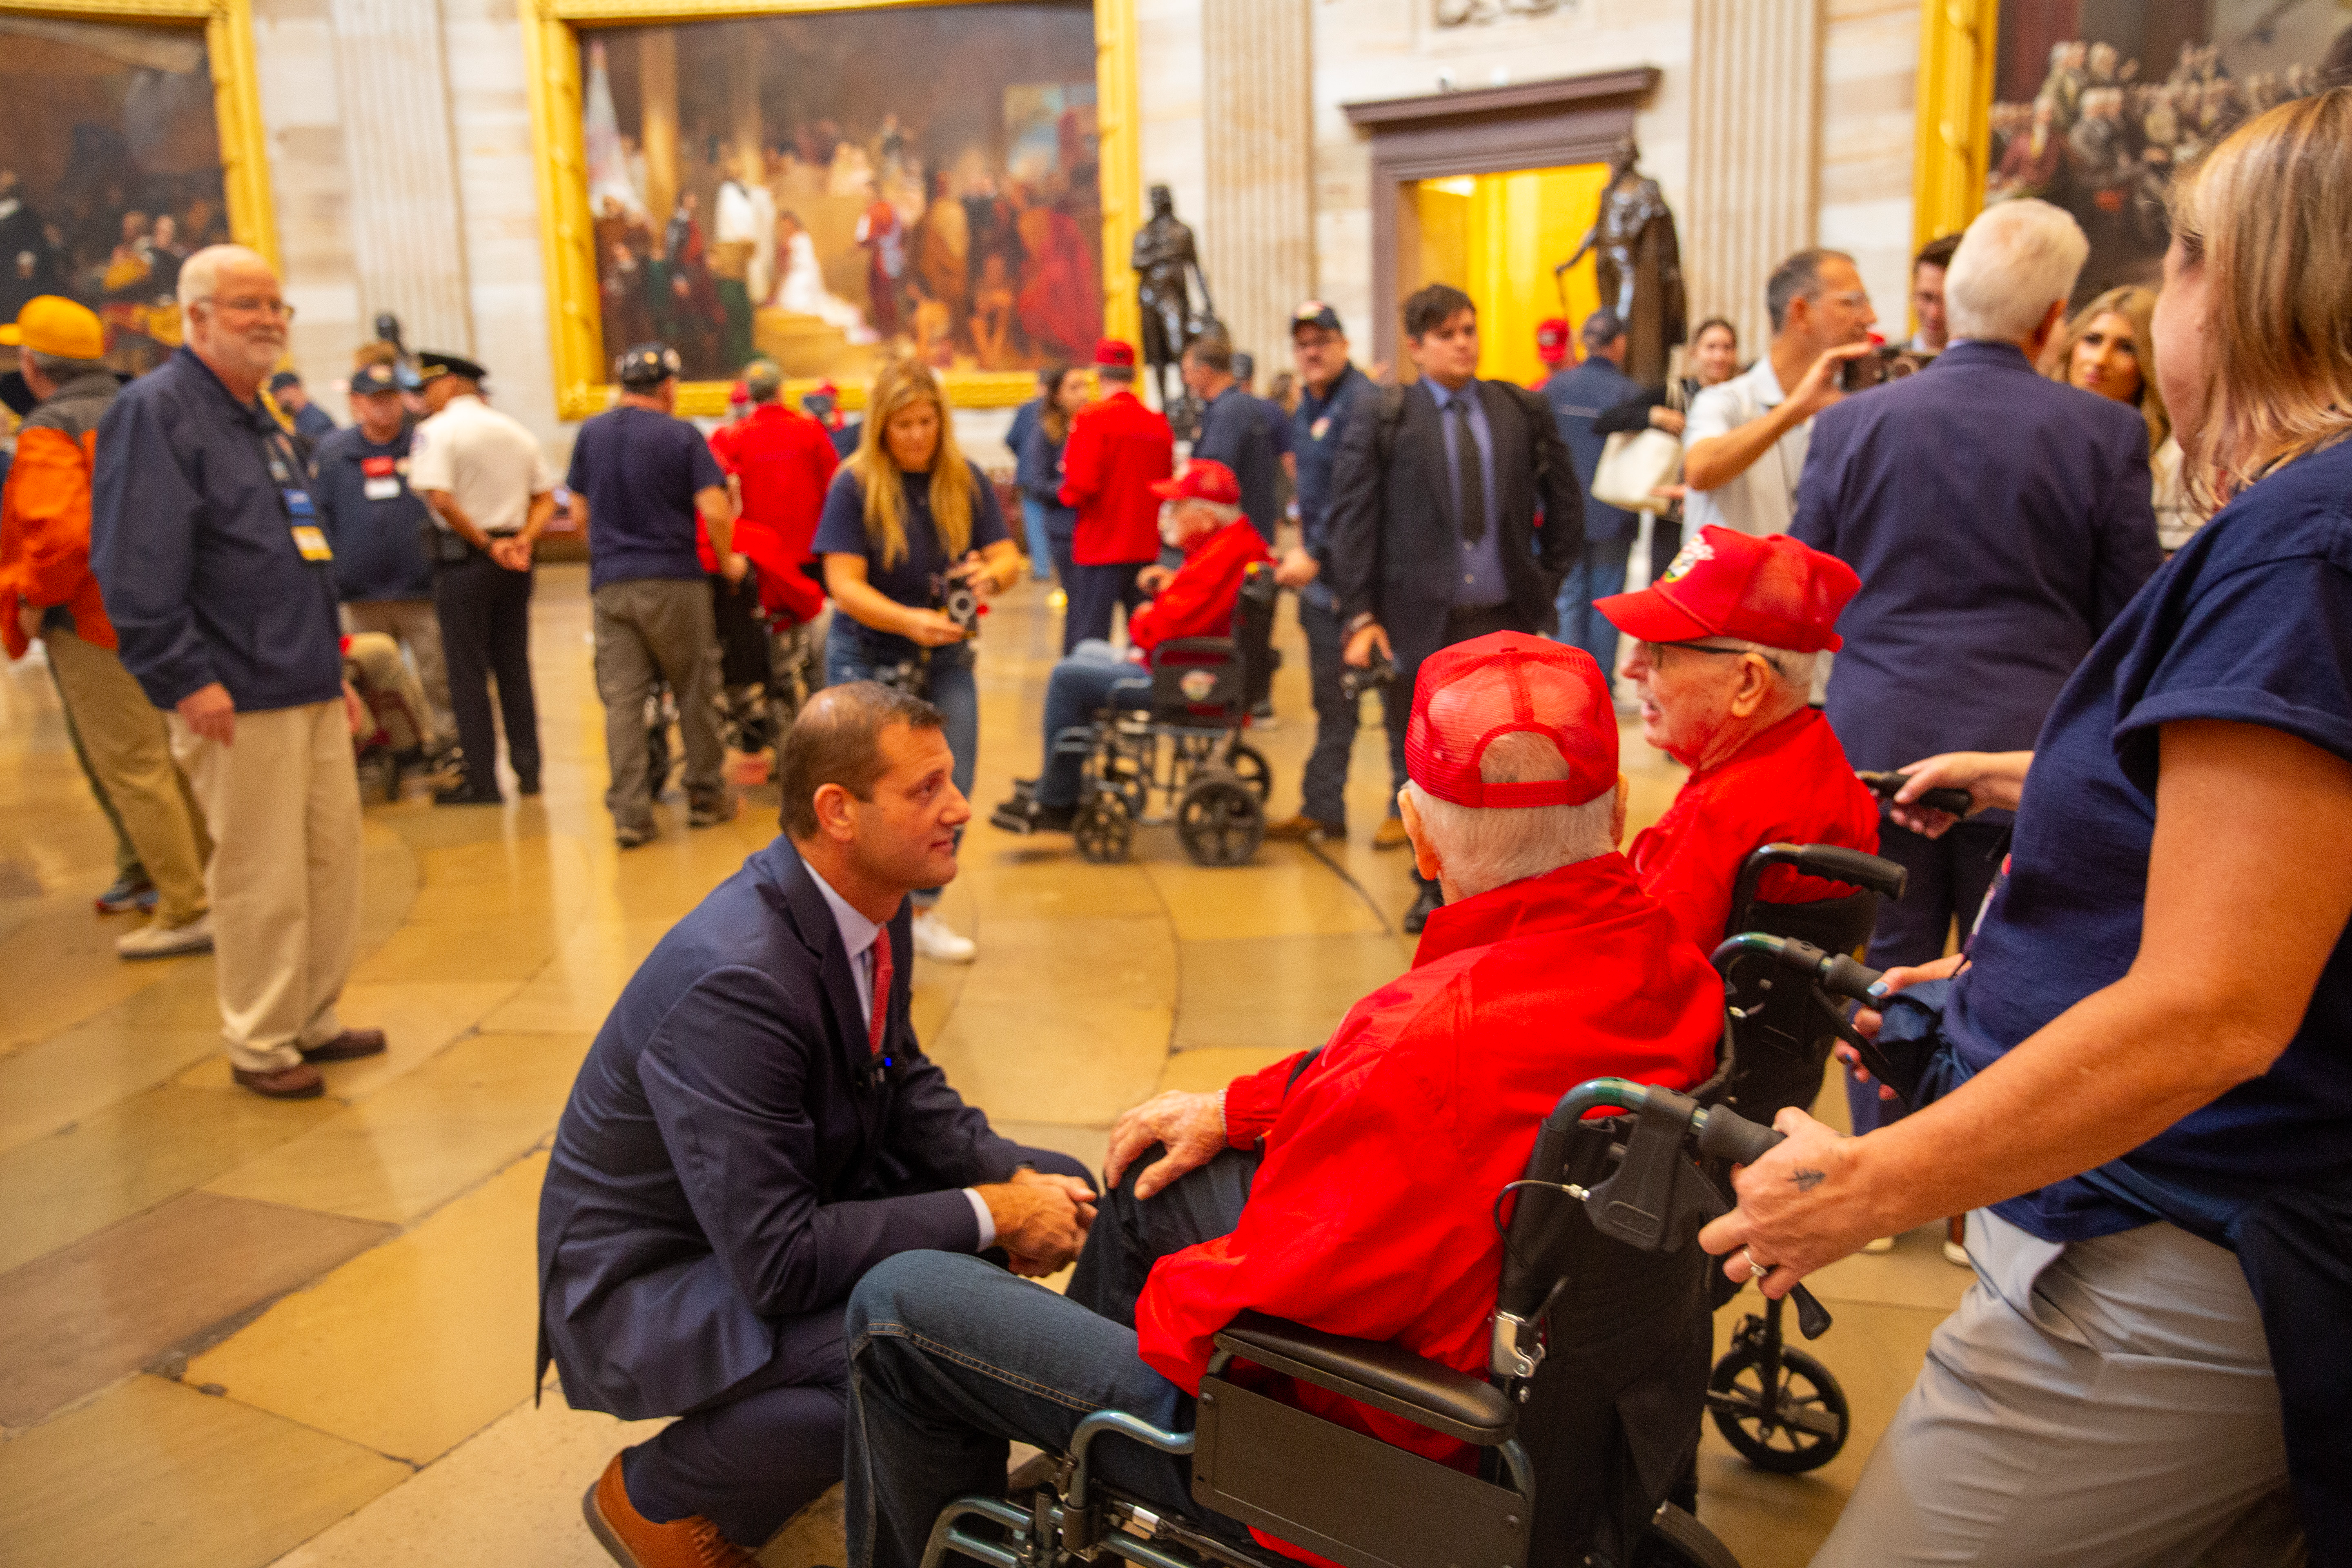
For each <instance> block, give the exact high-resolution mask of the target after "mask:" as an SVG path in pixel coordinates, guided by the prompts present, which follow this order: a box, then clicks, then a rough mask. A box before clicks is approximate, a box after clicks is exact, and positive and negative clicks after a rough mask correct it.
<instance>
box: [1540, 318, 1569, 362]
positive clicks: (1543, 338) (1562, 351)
mask: <svg viewBox="0 0 2352 1568" xmlns="http://www.w3.org/2000/svg"><path fill="white" fill-rule="evenodd" d="M1536 353H1538V354H1540V355H1541V356H1542V357H1543V362H1544V363H1546V364H1558V363H1559V362H1560V361H1562V360H1564V359H1566V358H1567V357H1568V323H1567V322H1566V321H1561V320H1560V319H1559V317H1558V316H1554V317H1552V318H1551V319H1550V320H1549V321H1540V322H1538V323H1537V325H1536Z"/></svg>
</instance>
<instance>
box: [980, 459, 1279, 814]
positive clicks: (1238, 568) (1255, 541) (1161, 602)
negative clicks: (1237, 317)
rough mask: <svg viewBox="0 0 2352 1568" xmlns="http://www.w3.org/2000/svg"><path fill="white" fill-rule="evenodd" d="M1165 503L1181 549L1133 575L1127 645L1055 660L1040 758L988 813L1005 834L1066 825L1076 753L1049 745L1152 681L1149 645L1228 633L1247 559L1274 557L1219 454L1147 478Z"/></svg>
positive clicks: (1101, 646)
mask: <svg viewBox="0 0 2352 1568" xmlns="http://www.w3.org/2000/svg"><path fill="white" fill-rule="evenodd" d="M1151 491H1152V493H1153V494H1154V495H1157V496H1159V497H1160V499H1161V500H1163V501H1165V502H1166V503H1167V504H1166V505H1164V506H1163V507H1161V509H1160V538H1161V539H1163V540H1165V541H1166V542H1168V544H1169V546H1170V547H1171V549H1175V550H1179V551H1181V552H1183V555H1184V563H1183V564H1182V565H1181V566H1179V567H1178V568H1176V570H1175V571H1174V572H1172V573H1171V572H1170V571H1169V570H1168V568H1166V567H1164V566H1147V567H1145V568H1144V569H1143V574H1142V575H1141V576H1140V577H1139V579H1138V581H1139V582H1140V583H1141V584H1143V586H1144V587H1145V588H1147V589H1150V592H1151V602H1150V604H1148V605H1143V606H1142V607H1141V608H1139V609H1138V610H1136V611H1135V612H1134V613H1133V614H1132V615H1130V616H1128V618H1127V640H1128V645H1129V646H1128V649H1127V651H1126V652H1125V653H1121V652H1120V651H1119V650H1118V648H1116V647H1112V646H1111V645H1110V644H1108V643H1107V642H1104V641H1102V640H1101V639H1099V638H1097V637H1088V638H1087V640H1086V641H1084V642H1082V643H1080V644H1079V645H1078V646H1077V647H1075V648H1073V649H1071V650H1070V655H1069V657H1068V658H1065V659H1063V660H1062V662H1061V663H1059V664H1057V665H1055V667H1054V675H1053V679H1051V680H1049V681H1047V682H1046V685H1045V768H1044V771H1043V772H1041V773H1039V774H1038V776H1037V777H1036V778H1034V779H1024V780H1015V781H1014V783H1013V798H1012V799H1010V800H1008V801H1006V802H1005V803H1004V804H1003V805H1000V806H998V807H997V808H996V809H995V810H994V811H993V812H992V813H990V814H989V821H991V822H992V823H993V824H995V825H996V826H999V827H1002V828H1003V829H1004V830H1005V831H1007V832H1009V833H1067V832H1068V831H1069V830H1070V823H1071V820H1072V818H1073V817H1074V816H1076V812H1077V805H1078V769H1079V767H1080V764H1081V762H1082V759H1081V758H1079V757H1077V756H1076V755H1073V754H1067V753H1060V752H1055V749H1054V738H1055V736H1057V735H1059V734H1060V733H1061V732H1062V731H1065V730H1070V729H1076V728H1077V727H1079V726H1081V725H1083V724H1085V723H1086V722H1087V720H1088V719H1090V718H1091V717H1093V715H1094V713H1095V710H1097V709H1099V708H1100V707H1101V706H1102V705H1103V704H1104V703H1105V702H1107V701H1108V700H1110V698H1111V696H1112V695H1113V694H1114V693H1116V692H1118V691H1120V690H1132V691H1134V692H1135V693H1136V694H1138V695H1140V694H1141V693H1143V692H1145V691H1148V690H1150V687H1151V671H1150V659H1151V650H1152V649H1153V648H1155V647H1159V646H1160V644H1161V643H1163V642H1170V641H1172V640H1174V639H1175V638H1177V637H1230V636H1232V635H1233V625H1234V601H1235V600H1236V599H1238V598H1239V597H1240V596H1241V591H1242V576H1243V574H1244V573H1245V572H1247V571H1248V570H1249V568H1250V565H1251V563H1254V562H1260V561H1263V562H1267V563H1271V562H1272V561H1273V559H1274V557H1273V556H1271V555H1269V554H1268V553H1267V552H1266V548H1265V539H1263V538H1262V537H1261V536H1260V535H1259V533H1258V531H1257V530H1256V529H1255V528H1254V527H1252V526H1251V524H1250V521H1249V518H1248V516H1247V514H1245V513H1244V511H1243V510H1242V509H1241V497H1242V487H1241V481H1240V480H1238V479H1234V471H1233V470H1232V469H1231V468H1227V467H1225V465H1224V464H1223V463H1216V462H1210V461H1208V460H1207V459H1205V458H1194V459H1193V460H1192V461H1191V462H1189V463H1187V464H1185V465H1184V471H1183V472H1182V473H1181V474H1178V475H1177V476H1176V477H1175V478H1174V479H1162V480H1160V481H1159V482H1158V483H1156V484H1154V485H1153V486H1152V487H1151Z"/></svg>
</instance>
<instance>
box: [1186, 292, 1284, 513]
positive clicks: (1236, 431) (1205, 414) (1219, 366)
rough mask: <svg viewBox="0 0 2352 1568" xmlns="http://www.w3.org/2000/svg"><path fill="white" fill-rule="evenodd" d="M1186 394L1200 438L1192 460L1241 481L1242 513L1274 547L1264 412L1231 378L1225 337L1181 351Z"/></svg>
mask: <svg viewBox="0 0 2352 1568" xmlns="http://www.w3.org/2000/svg"><path fill="white" fill-rule="evenodd" d="M1183 375H1184V390H1185V391H1187V392H1189V393H1191V394H1192V396H1193V398H1194V399H1195V400H1196V401H1197V402H1198V403H1199V404H1200V405H1201V434H1200V437H1199V438H1198V439H1196V440H1195V441H1194V442H1193V443H1192V456H1194V457H1195V458H1206V459H1207V460H1208V461H1210V462H1213V463H1223V465H1224V466H1225V467H1226V468H1231V469H1232V470H1233V471H1234V478H1235V479H1238V480H1240V481H1241V488H1242V500H1241V505H1242V510H1243V511H1244V512H1246V513H1248V514H1249V520H1250V526H1251V527H1253V528H1255V529H1256V530H1257V531H1258V536H1259V537H1260V538H1261V539H1264V540H1265V542H1267V543H1268V544H1272V543H1273V542H1274V525H1275V522H1276V517H1275V510H1274V506H1275V502H1274V492H1275V482H1274V481H1275V468H1276V460H1275V452H1274V441H1273V438H1272V437H1270V436H1269V435H1268V434H1267V433H1266V428H1265V409H1264V408H1263V407H1262V406H1261V405H1259V403H1258V400H1257V399H1256V398H1255V397H1252V396H1251V395H1249V392H1248V391H1247V389H1246V388H1244V386H1243V385H1242V384H1241V382H1240V381H1239V379H1237V378H1236V377H1235V376H1234V349H1233V344H1231V343H1230V342H1227V341H1226V340H1225V338H1224V336H1223V333H1220V332H1209V333H1205V334H1203V335H1202V336H1201V337H1197V338H1194V339H1193V340H1192V342H1191V343H1190V344H1188V345H1187V346H1186V347H1185V350H1184V363H1183Z"/></svg>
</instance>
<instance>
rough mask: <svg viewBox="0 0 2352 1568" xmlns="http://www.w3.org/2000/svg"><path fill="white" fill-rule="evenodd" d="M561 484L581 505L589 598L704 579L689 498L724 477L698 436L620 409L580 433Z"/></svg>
mask: <svg viewBox="0 0 2352 1568" xmlns="http://www.w3.org/2000/svg"><path fill="white" fill-rule="evenodd" d="M563 482H564V484H565V485H567V486H568V487H570V488H571V489H572V491H574V492H575V493H576V494H579V495H583V496H585V497H587V498H588V591H589V592H590V593H592V594H593V593H594V592H595V591H596V590H597V589H599V588H602V587H604V585H605V584H608V583H634V582H637V581H639V580H641V579H644V578H649V577H655V578H682V579H685V580H687V581H689V582H695V583H699V582H701V581H702V579H703V570H702V557H701V556H700V555H699V554H698V553H697V552H696V550H695V540H696V538H697V537H698V536H697V533H696V529H697V527H698V514H697V513H696V511H695V508H694V497H695V493H696V492H697V491H698V490H704V489H709V488H710V487H711V486H713V485H716V486H718V487H719V489H726V488H727V476H726V475H725V474H724V473H722V472H721V471H720V470H719V459H718V458H714V457H712V456H711V455H710V444H709V442H707V441H705V440H704V439H703V438H702V432H701V431H699V430H697V429H696V428H695V427H694V426H691V425H689V424H688V423H687V422H686V421H685V420H683V419H676V418H672V417H671V416H669V415H667V414H664V413H663V412H662V411H661V410H660V409H658V408H638V407H635V406H633V405H622V406H621V407H618V408H611V409H607V410H605V411H604V413H602V414H599V415H598V416H596V417H594V418H593V419H591V420H589V421H588V422H587V423H586V424H584V425H583V426H580V436H579V438H578V439H577V440H576V441H574V442H573V443H572V468H571V470H570V472H569V473H567V474H566V475H565V477H564V480H563Z"/></svg>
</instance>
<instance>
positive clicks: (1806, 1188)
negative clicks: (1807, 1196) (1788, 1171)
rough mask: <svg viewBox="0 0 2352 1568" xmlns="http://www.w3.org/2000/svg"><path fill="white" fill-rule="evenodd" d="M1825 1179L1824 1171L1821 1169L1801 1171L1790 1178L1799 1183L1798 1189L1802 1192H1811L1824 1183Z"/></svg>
mask: <svg viewBox="0 0 2352 1568" xmlns="http://www.w3.org/2000/svg"><path fill="white" fill-rule="evenodd" d="M1823 1179H1824V1178H1823V1177H1822V1173H1821V1172H1819V1171H1799V1172H1798V1173H1796V1174H1795V1175H1793V1176H1790V1178H1789V1180H1790V1181H1792V1182H1794V1183H1796V1184H1797V1190H1798V1191H1799V1192H1801V1193H1810V1192H1811V1191H1812V1190H1813V1189H1814V1188H1815V1187H1818V1186H1820V1185H1821V1184H1822V1180H1823Z"/></svg>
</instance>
